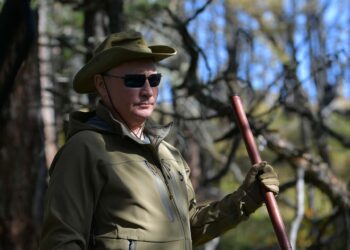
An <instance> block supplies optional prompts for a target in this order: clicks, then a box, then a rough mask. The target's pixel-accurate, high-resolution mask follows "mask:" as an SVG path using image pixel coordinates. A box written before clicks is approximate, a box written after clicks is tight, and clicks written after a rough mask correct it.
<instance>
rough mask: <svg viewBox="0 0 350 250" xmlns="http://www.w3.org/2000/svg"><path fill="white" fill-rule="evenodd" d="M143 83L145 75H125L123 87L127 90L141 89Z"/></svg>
mask: <svg viewBox="0 0 350 250" xmlns="http://www.w3.org/2000/svg"><path fill="white" fill-rule="evenodd" d="M145 81H146V76H145V75H126V76H125V77H124V82H125V86H126V87H129V88H141V87H142V86H143V85H144V84H145Z"/></svg>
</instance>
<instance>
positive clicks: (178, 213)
mask: <svg viewBox="0 0 350 250" xmlns="http://www.w3.org/2000/svg"><path fill="white" fill-rule="evenodd" d="M159 162H160V166H161V168H162V172H163V174H165V175H166V176H167V177H168V178H169V180H170V179H172V178H174V177H173V175H172V173H171V168H170V167H169V166H167V164H165V162H164V160H161V161H159ZM163 169H165V172H166V173H164V171H163ZM164 179H165V183H166V185H167V186H168V189H169V192H170V193H171V189H170V185H169V182H168V181H167V180H166V177H165V178H164ZM171 197H172V199H171V201H172V203H173V206H174V207H175V210H176V213H177V216H178V218H179V220H180V223H181V229H182V233H183V235H184V236H185V248H184V249H187V243H186V235H185V226H184V224H183V221H182V218H181V214H180V210H179V208H178V206H177V203H176V197H175V196H173V195H172V196H171Z"/></svg>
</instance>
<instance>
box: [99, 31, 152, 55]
mask: <svg viewBox="0 0 350 250" xmlns="http://www.w3.org/2000/svg"><path fill="white" fill-rule="evenodd" d="M113 47H120V48H124V49H128V50H134V51H139V52H148V53H149V52H152V51H151V49H150V48H149V47H148V45H147V43H146V41H145V40H144V39H143V37H142V34H141V33H140V32H137V31H133V30H131V31H124V32H120V33H114V34H111V35H109V36H108V37H107V38H106V39H105V40H104V41H103V42H102V43H101V45H100V46H98V47H97V48H96V49H95V51H94V54H95V55H96V54H99V53H101V52H102V51H105V50H107V49H110V48H113Z"/></svg>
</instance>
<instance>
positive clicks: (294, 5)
mask: <svg viewBox="0 0 350 250" xmlns="http://www.w3.org/2000/svg"><path fill="white" fill-rule="evenodd" d="M0 9H1V13H0V34H1V35H0V36H1V38H0V250H7V249H16V250H22V249H36V248H37V244H38V239H39V235H40V230H41V223H42V217H43V199H44V195H45V190H46V187H47V181H48V168H49V166H50V163H51V161H52V159H53V157H54V155H55V153H56V152H57V150H58V149H59V147H60V146H62V145H63V144H64V142H65V125H66V122H67V115H68V114H69V113H70V112H72V111H73V110H77V109H79V110H89V109H92V108H93V106H94V105H95V103H96V96H94V95H77V94H76V93H75V92H74V91H73V90H72V78H73V76H74V74H75V72H77V70H79V69H80V67H82V65H84V63H86V62H87V61H88V60H89V59H90V58H91V55H92V52H93V49H94V47H95V46H96V44H97V43H99V42H100V41H101V40H102V39H103V38H104V37H105V36H106V35H107V34H109V33H113V32H118V31H122V30H126V29H136V30H139V31H140V32H141V33H142V34H143V35H144V36H145V37H146V39H147V41H148V44H168V45H170V46H173V47H175V48H177V50H178V55H177V56H175V57H173V58H172V59H170V60H166V61H164V62H162V63H161V64H160V65H159V71H160V72H161V73H162V74H163V75H164V76H165V77H164V78H163V81H162V85H161V87H160V96H159V103H158V107H157V110H156V112H155V113H154V117H153V119H154V120H155V121H157V122H159V123H167V122H170V121H174V124H175V128H174V130H173V132H172V134H171V135H170V136H169V137H168V141H170V142H171V143H173V144H174V145H175V146H177V147H178V148H179V149H180V150H181V152H182V153H183V155H184V157H185V159H186V160H187V162H188V163H189V165H190V167H191V169H192V174H191V179H192V182H193V185H194V187H195V189H196V192H197V195H198V199H199V200H201V201H205V200H206V201H207V200H216V199H219V198H221V197H223V196H224V195H225V194H228V193H229V192H232V191H233V190H235V189H236V188H237V187H238V186H239V185H240V183H241V181H242V179H243V177H244V175H245V173H246V171H247V170H248V168H249V167H250V161H249V158H248V156H247V153H246V150H245V147H244V144H243V142H242V138H241V136H240V133H239V130H238V128H237V126H236V124H235V119H234V116H233V113H232V109H231V106H230V96H231V95H232V94H239V95H240V96H241V98H242V100H243V105H244V107H245V111H246V112H247V115H248V118H249V122H250V124H251V127H252V129H253V133H254V135H255V138H256V141H257V143H258V146H259V150H260V151H261V152H260V153H261V156H262V158H263V159H264V160H266V161H268V162H270V163H271V164H272V165H273V166H274V168H275V169H276V171H277V172H278V174H279V177H280V180H281V192H280V194H279V196H278V198H277V201H278V205H279V208H280V211H281V214H282V217H283V220H284V223H285V225H286V229H287V232H288V236H289V238H290V241H291V244H292V246H293V249H342V250H343V249H346V250H349V249H350V210H349V208H350V191H349V186H350V182H349V181H350V171H349V170H348V168H349V167H350V67H349V60H350V0H308V1H302V0H265V1H248V0H232V1H230V0H211V1H210V0H208V1H204V0H201V1H194V0H188V1H185V0H168V1H166V0H164V1H157V0H139V1H136V0H129V1H121V0H105V1H93V0H32V1H29V0H0ZM198 249H205V250H210V249H221V250H224V249H261V250H262V249H265V250H266V249H278V244H277V239H276V237H275V234H274V232H273V228H272V225H271V222H270V219H269V216H268V214H267V212H266V209H265V208H262V209H259V210H258V211H257V212H256V213H255V214H253V215H252V216H251V218H250V219H249V220H248V221H246V222H244V223H242V224H241V225H239V226H238V227H237V228H236V229H233V230H231V231H229V232H227V233H226V234H225V235H223V236H222V237H220V238H217V239H215V240H213V241H212V242H210V243H208V244H206V245H204V246H202V247H200V248H198Z"/></svg>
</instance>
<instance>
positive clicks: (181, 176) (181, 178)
mask: <svg viewBox="0 0 350 250" xmlns="http://www.w3.org/2000/svg"><path fill="white" fill-rule="evenodd" d="M177 172H178V174H179V176H180V181H184V176H183V174H182V173H181V172H180V171H177Z"/></svg>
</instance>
